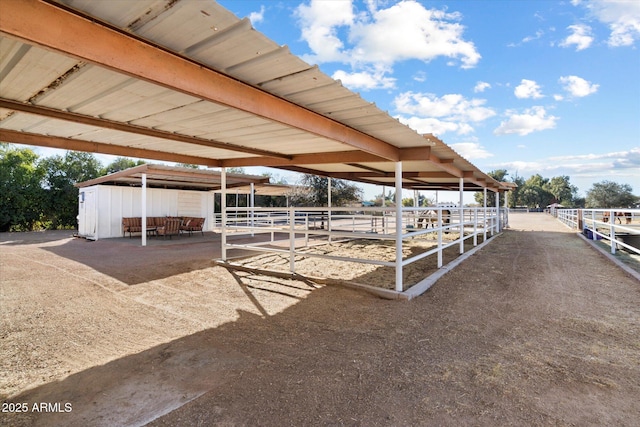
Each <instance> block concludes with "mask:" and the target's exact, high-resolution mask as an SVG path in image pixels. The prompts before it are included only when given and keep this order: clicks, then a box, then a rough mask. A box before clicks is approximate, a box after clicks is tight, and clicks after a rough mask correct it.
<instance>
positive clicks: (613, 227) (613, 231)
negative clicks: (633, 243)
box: [609, 211, 616, 255]
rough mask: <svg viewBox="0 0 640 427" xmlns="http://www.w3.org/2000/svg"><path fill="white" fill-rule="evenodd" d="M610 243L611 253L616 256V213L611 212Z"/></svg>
mask: <svg viewBox="0 0 640 427" xmlns="http://www.w3.org/2000/svg"><path fill="white" fill-rule="evenodd" d="M609 242H610V243H611V253H612V254H613V255H615V254H616V213H615V212H614V211H610V212H609Z"/></svg>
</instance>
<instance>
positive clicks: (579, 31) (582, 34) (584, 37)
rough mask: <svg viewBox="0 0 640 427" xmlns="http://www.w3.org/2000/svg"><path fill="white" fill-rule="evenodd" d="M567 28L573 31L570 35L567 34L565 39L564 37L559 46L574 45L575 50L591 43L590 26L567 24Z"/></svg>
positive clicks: (584, 47)
mask: <svg viewBox="0 0 640 427" xmlns="http://www.w3.org/2000/svg"><path fill="white" fill-rule="evenodd" d="M567 29H568V30H570V31H573V33H572V34H571V35H569V36H568V37H567V38H566V39H564V40H563V41H562V42H561V43H560V46H562V47H571V46H572V45H575V46H576V50H577V51H579V50H584V49H586V48H588V47H589V46H591V43H593V37H592V36H591V27H589V26H588V25H581V24H576V25H569V26H568V27H567Z"/></svg>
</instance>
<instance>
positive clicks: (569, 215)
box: [556, 209, 580, 229]
mask: <svg viewBox="0 0 640 427" xmlns="http://www.w3.org/2000/svg"><path fill="white" fill-rule="evenodd" d="M556 215H557V218H558V219H559V220H560V222H562V223H563V224H565V225H566V226H567V227H569V228H573V229H579V228H580V227H579V226H578V209H557V210H556Z"/></svg>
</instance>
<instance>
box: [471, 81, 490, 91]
mask: <svg viewBox="0 0 640 427" xmlns="http://www.w3.org/2000/svg"><path fill="white" fill-rule="evenodd" d="M487 89H491V84H489V83H487V82H478V83H476V85H475V87H474V88H473V91H474V92H475V93H478V92H484V91H485V90H487Z"/></svg>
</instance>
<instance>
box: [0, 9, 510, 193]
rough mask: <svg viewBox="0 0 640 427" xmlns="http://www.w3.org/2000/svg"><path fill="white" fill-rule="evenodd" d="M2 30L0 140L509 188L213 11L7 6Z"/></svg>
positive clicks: (431, 184) (385, 180) (433, 185)
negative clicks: (400, 173)
mask: <svg viewBox="0 0 640 427" xmlns="http://www.w3.org/2000/svg"><path fill="white" fill-rule="evenodd" d="M0 32H1V38H0V140H2V141H5V142H14V143H22V144H30V145H38V146H48V147H55V148H64V149H72V150H79V151H89V152H96V153H105V154H114V155H124V156H131V157H140V158H148V159H156V160H165V161H175V162H183V163H194V164H200V165H206V166H210V167H242V166H270V167H276V168H281V169H286V170H294V171H301V172H309V173H314V174H318V175H327V176H333V177H338V178H345V179H350V180H354V181H359V182H367V183H373V184H386V185H390V184H392V183H393V180H394V178H393V176H394V170H395V169H394V164H395V163H396V162H398V161H402V163H403V166H402V171H403V177H402V186H403V187H404V188H408V189H457V188H458V187H459V184H460V179H463V182H464V188H465V189H467V190H472V189H482V188H488V189H489V190H492V191H503V190H507V187H505V186H504V185H502V184H501V183H499V182H497V181H495V180H494V179H493V178H491V177H489V176H488V175H486V174H485V173H483V172H482V171H480V170H479V169H478V168H477V167H475V166H474V165H473V164H471V163H470V162H468V161H467V160H465V159H464V158H462V157H461V156H460V155H458V154H457V153H456V152H455V151H453V150H452V149H451V148H450V147H448V146H447V145H446V144H444V143H443V142H442V141H441V140H439V139H438V138H436V137H434V136H432V135H420V134H418V133H417V132H415V131H414V130H412V129H411V128H409V127H407V126H405V125H403V124H401V123H400V122H398V121H397V120H396V119H394V118H393V117H391V116H390V115H389V114H387V113H386V112H384V111H382V110H380V109H379V108H377V107H376V106H375V105H374V104H372V103H370V102H368V101H366V100H364V99H362V98H361V97H360V96H359V95H358V94H356V93H354V92H351V91H350V90H348V89H346V88H345V87H343V86H342V85H341V84H340V82H338V81H335V80H333V79H332V78H331V77H329V76H327V75H325V74H323V73H322V72H321V71H320V70H319V69H318V68H317V67H315V66H310V65H308V64H307V63H305V62H304V61H302V60H301V59H300V58H298V57H297V56H295V55H292V54H291V53H290V52H289V51H288V49H287V47H286V46H280V45H278V44H276V43H275V42H273V41H271V40H269V39H268V38H266V37H265V36H264V35H262V34H261V33H259V32H258V31H255V30H254V29H253V28H251V25H250V22H249V20H248V19H246V18H245V19H238V18H237V17H236V16H234V15H233V14H232V13H231V12H229V11H228V10H226V9H225V8H223V7H222V6H220V5H219V4H217V3H215V2H213V1H209V2H202V1H190V0H177V1H176V0H138V1H135V2H107V1H105V2H102V1H90V0H50V1H39V0H4V1H2V3H0Z"/></svg>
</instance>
